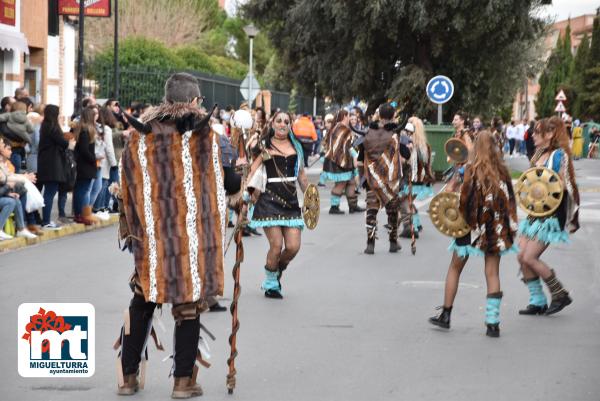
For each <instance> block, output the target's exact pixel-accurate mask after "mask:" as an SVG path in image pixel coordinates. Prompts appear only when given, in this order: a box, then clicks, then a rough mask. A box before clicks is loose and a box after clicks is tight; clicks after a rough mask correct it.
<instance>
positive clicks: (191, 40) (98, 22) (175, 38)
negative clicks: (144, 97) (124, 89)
mask: <svg viewBox="0 0 600 401" xmlns="http://www.w3.org/2000/svg"><path fill="white" fill-rule="evenodd" d="M225 18H226V15H225V12H224V11H222V10H221V9H220V8H219V4H218V2H217V0H144V2H143V5H140V2H139V1H137V0H119V39H125V38H128V37H143V38H146V39H154V40H158V41H160V42H162V43H164V44H165V45H167V46H169V47H175V46H181V45H185V44H196V43H197V41H198V40H199V38H200V36H201V35H202V33H203V32H205V31H207V30H210V29H214V28H215V26H216V24H220V23H221V22H222V20H223V19H225ZM85 22H86V25H85V29H86V35H85V38H86V44H87V47H88V48H89V49H91V50H92V52H97V51H102V50H104V49H105V48H107V47H109V46H110V47H111V48H112V43H113V35H114V24H115V20H114V15H113V16H111V18H86V20H85Z"/></svg>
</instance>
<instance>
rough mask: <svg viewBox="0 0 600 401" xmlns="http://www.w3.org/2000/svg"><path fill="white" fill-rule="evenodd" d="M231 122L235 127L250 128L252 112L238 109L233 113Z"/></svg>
mask: <svg viewBox="0 0 600 401" xmlns="http://www.w3.org/2000/svg"><path fill="white" fill-rule="evenodd" d="M232 122H233V125H234V126H235V127H237V128H241V129H250V128H252V125H253V124H254V121H253V120H252V114H250V112H249V111H246V110H238V111H236V112H235V113H233V119H232Z"/></svg>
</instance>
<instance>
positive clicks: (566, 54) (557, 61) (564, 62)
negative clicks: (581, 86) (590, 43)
mask: <svg viewBox="0 0 600 401" xmlns="http://www.w3.org/2000/svg"><path fill="white" fill-rule="evenodd" d="M572 69H573V53H572V52H571V26H570V25H567V29H566V30H565V34H564V36H559V38H558V41H557V42H556V46H555V47H554V49H552V53H551V54H550V57H549V58H548V61H547V62H546V68H545V69H544V71H543V72H542V75H541V77H540V81H539V83H540V92H539V94H538V97H537V100H536V103H535V110H536V111H537V114H538V115H539V116H540V117H549V116H551V115H553V114H554V113H555V112H554V109H555V108H556V100H555V98H556V95H557V93H558V91H559V90H561V89H562V90H564V91H565V92H569V95H568V99H569V100H570V101H571V100H573V95H572V93H573V87H572V85H571V84H570V82H569V81H570V77H571V71H572ZM569 112H571V113H572V110H569Z"/></svg>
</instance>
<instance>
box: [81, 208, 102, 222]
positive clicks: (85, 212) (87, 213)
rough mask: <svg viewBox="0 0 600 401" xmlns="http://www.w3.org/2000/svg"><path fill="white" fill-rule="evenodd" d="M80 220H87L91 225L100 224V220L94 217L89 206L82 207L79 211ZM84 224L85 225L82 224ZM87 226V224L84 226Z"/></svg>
mask: <svg viewBox="0 0 600 401" xmlns="http://www.w3.org/2000/svg"><path fill="white" fill-rule="evenodd" d="M81 218H82V219H83V220H87V221H90V222H91V224H100V219H99V218H97V217H96V216H94V213H92V207H91V206H84V207H83V209H82V211H81ZM83 224H85V223H83ZM86 225H89V224H86Z"/></svg>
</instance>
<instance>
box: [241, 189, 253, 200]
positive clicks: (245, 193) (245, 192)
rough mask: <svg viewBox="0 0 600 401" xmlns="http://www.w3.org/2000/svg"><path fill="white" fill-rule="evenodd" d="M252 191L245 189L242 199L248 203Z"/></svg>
mask: <svg viewBox="0 0 600 401" xmlns="http://www.w3.org/2000/svg"><path fill="white" fill-rule="evenodd" d="M250 199H251V197H250V193H249V192H248V191H244V193H242V200H243V201H244V202H246V203H248V202H250Z"/></svg>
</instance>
